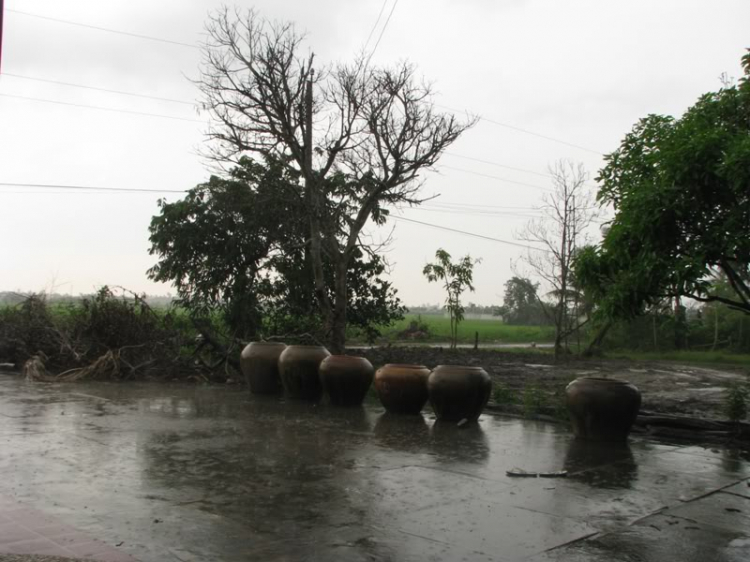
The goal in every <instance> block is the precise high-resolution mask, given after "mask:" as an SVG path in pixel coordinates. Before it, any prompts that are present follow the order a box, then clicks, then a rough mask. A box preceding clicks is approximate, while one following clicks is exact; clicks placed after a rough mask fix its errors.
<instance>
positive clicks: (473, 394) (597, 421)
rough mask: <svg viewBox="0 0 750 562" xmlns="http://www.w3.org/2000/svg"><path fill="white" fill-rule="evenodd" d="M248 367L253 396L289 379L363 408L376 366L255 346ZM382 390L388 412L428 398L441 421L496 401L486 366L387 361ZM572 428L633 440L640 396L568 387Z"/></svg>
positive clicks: (290, 388)
mask: <svg viewBox="0 0 750 562" xmlns="http://www.w3.org/2000/svg"><path fill="white" fill-rule="evenodd" d="M241 360H242V369H243V372H244V373H245V376H246V377H247V380H248V383H249V384H250V388H251V390H252V391H253V392H254V393H259V394H266V393H277V392H281V390H282V382H283V386H284V388H286V391H287V393H288V394H289V396H290V397H292V398H301V399H307V400H312V401H319V400H320V399H321V397H322V395H323V392H326V393H327V394H328V395H329V396H330V399H331V403H332V404H335V405H341V406H354V405H359V404H361V403H362V401H363V400H364V397H365V395H366V394H367V391H368V389H369V387H370V384H371V383H372V381H373V367H372V364H370V362H369V361H368V360H367V359H365V358H363V357H353V356H348V355H331V354H330V353H329V352H328V350H326V349H325V348H324V347H322V346H289V347H287V346H285V345H284V344H283V343H273V342H254V343H252V344H250V345H248V346H247V347H246V348H245V349H244V350H243V352H242V358H241ZM374 380H375V388H376V390H377V393H378V396H379V398H380V401H381V402H382V404H383V406H385V408H386V410H388V411H389V412H392V413H397V414H418V413H419V412H420V411H421V410H422V408H423V407H424V405H425V403H426V402H427V400H428V399H429V400H430V403H431V404H432V408H433V410H434V411H435V414H436V416H437V417H438V419H441V420H446V421H460V420H462V419H466V420H468V421H473V420H476V419H477V418H478V417H479V415H480V414H481V412H482V410H483V409H484V407H485V405H486V404H487V401H488V399H489V396H490V392H491V388H492V383H491V381H490V377H489V376H488V375H487V373H486V372H485V371H484V370H483V369H481V368H479V367H460V366H453V365H439V366H438V367H436V368H435V369H434V370H433V371H432V372H430V370H429V369H428V368H427V367H425V366H423V365H397V364H388V365H385V366H384V367H382V368H380V369H379V370H378V371H377V373H375V374H374ZM566 402H567V407H568V412H569V414H570V420H571V424H572V426H573V431H574V432H575V434H576V435H577V436H578V437H579V438H583V439H589V440H596V441H622V440H625V439H627V436H628V434H629V432H630V429H631V427H632V425H633V423H634V422H635V419H636V417H637V416H638V411H639V409H640V404H641V393H640V392H639V390H638V389H637V388H636V387H635V386H633V385H632V384H630V383H627V382H624V381H619V380H616V379H603V378H596V377H581V378H578V379H576V380H575V381H573V382H572V383H570V384H569V385H568V387H567V389H566Z"/></svg>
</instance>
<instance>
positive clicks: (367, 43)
mask: <svg viewBox="0 0 750 562" xmlns="http://www.w3.org/2000/svg"><path fill="white" fill-rule="evenodd" d="M387 5H388V0H383V5H382V6H380V13H379V14H378V19H376V20H375V25H373V26H372V29H371V30H370V35H368V36H367V41H365V46H364V47H363V48H362V51H363V52H367V46H368V45H369V44H370V39H372V34H373V33H375V30H376V29H377V28H378V24H379V23H380V18H381V17H383V11H384V10H385V7H386V6H387Z"/></svg>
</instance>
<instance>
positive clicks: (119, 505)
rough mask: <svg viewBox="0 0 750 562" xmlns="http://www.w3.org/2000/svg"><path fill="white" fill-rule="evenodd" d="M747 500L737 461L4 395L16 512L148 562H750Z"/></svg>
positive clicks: (322, 410)
mask: <svg viewBox="0 0 750 562" xmlns="http://www.w3.org/2000/svg"><path fill="white" fill-rule="evenodd" d="M513 468H519V469H523V470H527V471H534V472H536V471H539V472H547V471H557V470H563V469H564V470H567V471H568V472H569V476H568V478H558V479H536V478H510V477H508V476H507V475H506V471H507V470H511V469H513ZM748 482H750V454H748V453H747V452H741V451H734V450H729V449H723V448H703V447H700V446H688V445H684V444H682V445H681V444H674V443H663V442H661V443H657V442H651V441H647V440H642V439H633V440H631V442H630V443H629V445H622V446H602V445H597V446H592V445H586V444H582V443H580V442H577V441H575V440H574V439H572V438H571V436H570V434H569V433H567V431H566V430H565V428H562V427H559V426H555V425H551V424H544V423H541V422H532V421H523V420H519V419H513V418H503V417H495V416H489V415H485V416H483V417H482V418H481V419H480V423H479V424H478V425H475V426H472V427H463V428H458V427H456V426H454V425H440V424H436V423H435V422H434V420H433V419H432V417H431V416H430V415H429V414H428V413H427V412H425V416H424V417H418V418H403V417H395V416H390V415H387V414H384V413H383V409H382V408H381V407H380V406H379V405H378V404H377V403H375V402H372V403H369V404H368V405H367V406H366V407H365V408H362V409H355V410H347V409H338V408H334V407H331V406H328V405H325V404H322V405H318V406H313V405H309V404H304V403H297V402H289V401H281V400H279V399H275V398H270V399H269V398H259V397H253V396H252V395H250V394H249V393H247V392H246V391H245V390H243V389H242V388H240V387H205V386H187V385H175V386H171V385H156V384H108V383H79V384H68V385H62V384H61V385H49V384H48V385H44V384H33V383H27V382H25V381H23V380H21V379H20V378H18V377H17V376H6V375H0V496H3V497H5V498H6V499H8V501H12V502H19V503H17V504H15V507H13V509H26V510H29V512H34V511H36V512H39V513H43V514H44V516H45V517H49V518H51V519H52V520H55V521H58V522H61V523H64V524H65V525H68V526H70V527H73V528H75V529H76V530H77V531H78V532H80V533H83V534H85V535H87V536H89V537H93V538H95V539H97V540H98V541H101V542H102V543H104V544H106V545H108V548H110V549H116V550H117V552H118V553H121V555H122V557H123V559H125V557H126V556H132V557H133V558H134V559H136V560H140V561H142V562H152V561H153V562H157V561H158V562H163V561H165V562H170V561H184V562H194V561H226V562H234V561H247V560H262V561H266V560H267V561H292V560H295V561H296V560H310V561H313V560H314V561H318V560H320V561H329V560H330V561H338V560H341V561H352V562H357V561H365V560H392V561H394V562H395V561H398V562H401V561H405V562H409V561H451V562H453V561H462V560H465V561H474V560H478V561H482V560H497V561H501V562H502V561H515V560H529V561H531V562H548V561H555V560H561V561H567V560H570V561H654V562H656V561H660V562H661V561H672V560H674V561H691V560H696V561H701V562H707V561H709V560H710V561H739V560H748V559H750V487H749V486H748ZM5 508H6V509H10V507H8V506H7V505H6V506H5ZM2 510H3V505H2V502H0V516H2V515H3V511H2ZM2 529H3V527H2V525H1V524H0V552H8V551H11V550H9V548H10V547H6V548H5V550H3V536H2ZM7 544H8V541H6V546H7ZM92 557H94V558H97V556H96V555H92ZM102 559H106V558H104V557H103V558H102Z"/></svg>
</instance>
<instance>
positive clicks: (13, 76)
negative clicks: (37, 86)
mask: <svg viewBox="0 0 750 562" xmlns="http://www.w3.org/2000/svg"><path fill="white" fill-rule="evenodd" d="M0 76H10V77H12V78H20V79H21V80H33V81H35V82H46V83H48V84H57V85H58V86H69V87H71V88H84V89H86V90H96V91H98V92H109V93H111V94H121V95H123V96H133V97H136V98H147V99H152V100H158V101H168V102H172V103H182V104H185V105H195V102H191V101H184V100H176V99H173V98H162V97H159V96H151V95H148V94H136V93H135V92H124V91H122V90H110V89H109V88H99V87H97V86H85V85H83V84H73V83H72V82H60V81H58V80H48V79H46V78H35V77H32V76H22V75H21V74H11V73H10V72H3V73H1V74H0Z"/></svg>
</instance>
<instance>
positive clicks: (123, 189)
mask: <svg viewBox="0 0 750 562" xmlns="http://www.w3.org/2000/svg"><path fill="white" fill-rule="evenodd" d="M0 187H31V188H44V189H75V190H81V191H121V192H141V193H187V190H185V189H146V188H139V187H104V186H99V185H59V184H51V183H23V182H0ZM0 193H7V192H3V191H0ZM29 193H31V192H29Z"/></svg>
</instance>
